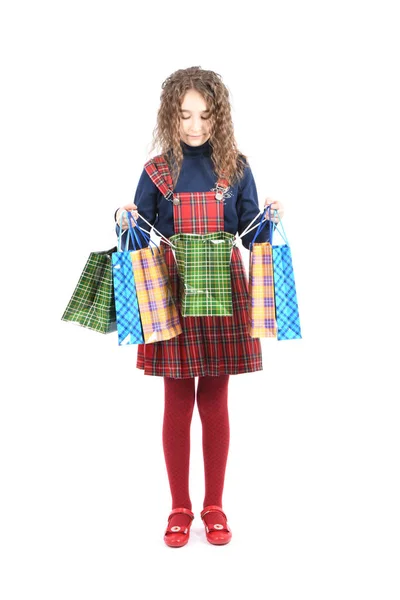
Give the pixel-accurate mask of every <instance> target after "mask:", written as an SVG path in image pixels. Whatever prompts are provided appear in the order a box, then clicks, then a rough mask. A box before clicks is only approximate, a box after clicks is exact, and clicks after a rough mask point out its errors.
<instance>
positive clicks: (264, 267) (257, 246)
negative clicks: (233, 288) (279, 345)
mask: <svg viewBox="0 0 400 600" xmlns="http://www.w3.org/2000/svg"><path fill="white" fill-rule="evenodd" d="M264 216H265V213H264V214H263V216H262V219H261V220H260V223H259V226H258V229H257V231H256V233H255V235H254V238H253V241H252V242H251V243H250V245H249V251H250V252H249V309H248V314H249V323H248V325H249V335H250V336H251V337H255V338H263V337H276V318H275V295H274V273H273V262H272V246H271V244H270V242H255V240H256V238H257V237H258V235H259V233H260V231H262V229H263V228H264V227H265V223H266V221H264V220H263V219H264Z"/></svg>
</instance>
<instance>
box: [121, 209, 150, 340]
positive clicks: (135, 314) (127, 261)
mask: <svg viewBox="0 0 400 600" xmlns="http://www.w3.org/2000/svg"><path fill="white" fill-rule="evenodd" d="M124 212H127V211H124ZM123 214H124V213H122V214H121V221H120V229H119V236H118V245H117V252H113V254H112V272H113V282H114V298H115V312H116V322H117V332H118V345H119V346H128V345H131V344H143V343H144V338H143V329H142V322H141V319H140V311H139V305H138V301H137V296H136V286H135V279H134V276H133V270H132V260H131V250H128V247H129V236H130V239H131V240H132V244H133V248H134V249H139V248H142V243H141V241H140V236H139V234H137V233H136V232H135V229H136V227H132V224H131V222H130V218H129V216H130V215H129V214H127V218H128V223H129V229H127V230H126V231H125V232H124V233H125V245H124V250H122V216H123ZM142 235H143V237H144V239H145V240H146V242H147V239H146V236H145V235H144V234H143V233H142Z"/></svg>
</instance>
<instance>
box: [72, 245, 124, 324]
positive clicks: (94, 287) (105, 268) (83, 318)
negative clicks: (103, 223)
mask: <svg viewBox="0 0 400 600" xmlns="http://www.w3.org/2000/svg"><path fill="white" fill-rule="evenodd" d="M116 251H117V247H116V246H115V247H114V248H111V250H105V251H102V252H91V253H90V255H89V258H88V259H87V261H86V265H85V267H84V269H83V271H82V274H81V276H80V278H79V281H78V283H77V285H76V288H75V290H74V293H73V294H72V297H71V299H70V301H69V302H68V305H67V308H66V309H65V311H64V314H63V316H62V317H61V319H62V320H63V321H72V322H73V323H76V324H78V325H81V326H82V327H87V328H88V329H93V330H95V331H98V332H99V333H110V332H111V331H116V328H117V327H116V314H115V299H114V286H113V273H112V258H111V257H112V254H113V252H116Z"/></svg>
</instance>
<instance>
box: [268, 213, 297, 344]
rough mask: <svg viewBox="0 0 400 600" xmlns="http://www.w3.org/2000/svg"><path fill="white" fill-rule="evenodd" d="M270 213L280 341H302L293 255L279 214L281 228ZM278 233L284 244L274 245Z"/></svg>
mask: <svg viewBox="0 0 400 600" xmlns="http://www.w3.org/2000/svg"><path fill="white" fill-rule="evenodd" d="M267 210H268V213H269V227H270V229H269V240H270V243H271V245H272V260H273V266H274V290H275V313H276V325H277V339H278V340H295V339H301V337H302V336H301V328H300V316H299V307H298V303H297V294H296V284H295V280H294V272H293V263H292V254H291V250H290V246H289V242H288V240H287V237H286V234H285V230H284V229H283V225H282V221H281V219H280V217H279V212H278V211H277V210H275V211H274V214H276V215H277V216H278V219H279V226H280V227H278V225H277V224H275V223H273V221H272V220H271V214H270V210H271V209H270V207H269V206H268V207H267ZM275 229H276V231H277V232H278V233H279V235H280V236H281V237H282V239H283V241H284V242H285V243H284V244H281V245H274V244H273V243H272V236H273V232H274V230H275Z"/></svg>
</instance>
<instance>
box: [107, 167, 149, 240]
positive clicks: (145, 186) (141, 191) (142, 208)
mask: <svg viewBox="0 0 400 600" xmlns="http://www.w3.org/2000/svg"><path fill="white" fill-rule="evenodd" d="M157 196H158V188H157V186H156V185H155V184H154V183H153V182H152V180H151V178H150V177H149V175H148V174H147V171H146V169H143V171H142V174H141V176H140V179H139V183H138V185H137V188H136V193H135V197H134V200H133V203H134V204H136V206H137V209H138V213H139V215H143V217H144V218H145V219H146V221H148V222H149V223H151V225H154V223H155V221H156V219H157ZM117 211H118V208H117V209H116V211H115V213H114V220H116V216H117ZM137 224H138V225H139V226H140V227H143V229H145V230H146V231H149V229H150V228H149V225H148V224H147V223H146V222H145V221H143V219H141V218H140V217H139V219H138V221H137ZM119 229H120V227H119V224H118V223H117V222H116V224H115V232H116V234H117V236H119ZM139 235H140V234H139ZM125 236H128V238H129V246H128V248H127V249H129V250H132V249H133V245H132V240H131V239H130V236H129V230H128V229H127V230H125V231H124V232H123V233H122V244H121V245H122V248H125ZM140 241H141V242H142V244H143V247H147V244H146V243H145V242H144V239H143V237H142V236H140Z"/></svg>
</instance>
